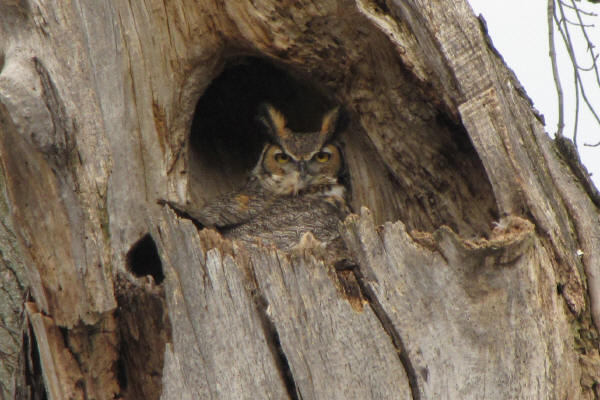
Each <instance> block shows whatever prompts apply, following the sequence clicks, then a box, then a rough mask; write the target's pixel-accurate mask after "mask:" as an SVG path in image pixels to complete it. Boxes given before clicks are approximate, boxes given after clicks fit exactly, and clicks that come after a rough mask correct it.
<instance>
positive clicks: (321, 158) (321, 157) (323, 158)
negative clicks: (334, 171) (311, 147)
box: [315, 151, 331, 162]
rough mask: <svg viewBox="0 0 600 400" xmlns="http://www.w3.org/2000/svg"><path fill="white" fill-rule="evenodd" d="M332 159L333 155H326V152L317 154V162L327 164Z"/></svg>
mask: <svg viewBox="0 0 600 400" xmlns="http://www.w3.org/2000/svg"><path fill="white" fill-rule="evenodd" d="M330 158H331V154H329V153H326V152H324V151H320V152H318V153H317V154H315V160H317V161H318V162H327V161H329V159H330Z"/></svg>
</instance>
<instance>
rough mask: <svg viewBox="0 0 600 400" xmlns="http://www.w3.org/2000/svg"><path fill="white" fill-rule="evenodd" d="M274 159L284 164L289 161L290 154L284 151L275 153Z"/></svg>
mask: <svg viewBox="0 0 600 400" xmlns="http://www.w3.org/2000/svg"><path fill="white" fill-rule="evenodd" d="M275 161H277V162H278V163H279V164H285V163H286V162H288V161H290V156H288V155H287V154H285V153H277V154H275Z"/></svg>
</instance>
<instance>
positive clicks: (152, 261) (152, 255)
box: [127, 234, 165, 284]
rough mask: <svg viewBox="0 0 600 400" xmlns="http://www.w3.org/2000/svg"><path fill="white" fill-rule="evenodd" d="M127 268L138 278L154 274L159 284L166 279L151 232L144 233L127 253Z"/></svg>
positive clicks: (153, 276)
mask: <svg viewBox="0 0 600 400" xmlns="http://www.w3.org/2000/svg"><path fill="white" fill-rule="evenodd" d="M127 268H128V270H129V272H131V273H132V274H134V275H135V276H137V277H138V278H139V277H142V276H147V275H150V276H152V278H154V282H156V283H157V284H160V283H162V281H163V280H164V279H165V275H164V273H163V269H162V262H161V261H160V257H159V255H158V249H157V248H156V243H154V239H152V236H150V234H146V235H144V236H143V237H142V238H141V239H140V240H138V241H137V242H136V243H135V244H134V245H133V246H132V247H131V250H129V252H128V253H127Z"/></svg>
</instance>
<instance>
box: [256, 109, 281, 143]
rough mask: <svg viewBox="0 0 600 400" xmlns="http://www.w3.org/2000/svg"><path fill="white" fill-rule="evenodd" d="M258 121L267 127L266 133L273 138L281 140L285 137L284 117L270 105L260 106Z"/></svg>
mask: <svg viewBox="0 0 600 400" xmlns="http://www.w3.org/2000/svg"><path fill="white" fill-rule="evenodd" d="M258 120H259V121H260V122H262V123H263V124H264V125H265V126H266V127H267V133H268V134H269V135H270V136H272V137H273V138H282V137H285V136H286V135H287V129H286V128H285V125H286V120H285V117H284V116H283V114H282V113H281V112H280V111H279V110H277V109H276V108H275V107H273V106H272V105H271V104H269V103H263V104H261V105H260V110H259V114H258Z"/></svg>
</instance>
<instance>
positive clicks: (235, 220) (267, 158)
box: [169, 105, 349, 260]
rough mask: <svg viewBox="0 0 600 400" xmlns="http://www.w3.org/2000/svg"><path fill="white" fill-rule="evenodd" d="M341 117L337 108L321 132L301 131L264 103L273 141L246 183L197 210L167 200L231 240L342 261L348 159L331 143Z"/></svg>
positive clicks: (328, 116) (264, 121)
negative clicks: (319, 250) (315, 250)
mask: <svg viewBox="0 0 600 400" xmlns="http://www.w3.org/2000/svg"><path fill="white" fill-rule="evenodd" d="M337 116H338V109H337V108H336V109H333V110H331V111H330V112H328V113H327V114H326V115H325V116H324V117H323V120H322V123H321V129H320V130H319V131H317V132H308V133H298V132H293V131H291V130H290V129H288V128H287V126H286V121H285V118H284V116H283V115H282V114H281V113H280V112H279V111H277V110H276V109H275V108H273V107H272V106H270V105H265V106H264V107H263V111H262V115H261V118H260V119H261V121H262V122H263V123H264V124H265V126H266V128H267V133H268V134H269V136H270V138H271V141H270V142H268V143H267V144H265V147H264V149H263V151H262V153H261V156H260V158H259V160H258V163H257V164H256V166H255V167H254V169H253V170H252V173H251V176H250V179H249V181H248V183H247V185H246V186H245V187H244V188H243V189H241V190H240V191H238V192H235V193H231V194H228V195H225V196H220V197H219V198H217V199H214V200H213V201H211V202H210V203H209V204H208V205H207V206H205V207H203V208H201V209H199V210H196V209H193V208H190V207H184V208H183V209H182V207H178V206H176V205H173V204H171V203H169V204H171V206H173V207H174V208H176V209H179V210H182V211H185V212H186V213H187V214H189V215H190V216H191V217H192V218H194V219H196V220H197V221H199V222H200V223H201V224H202V225H204V226H206V227H215V228H217V229H219V230H220V231H221V233H222V234H223V235H224V236H225V237H228V238H230V239H235V240H242V241H245V242H252V243H256V242H259V241H260V242H262V243H263V244H272V245H275V246H276V247H278V248H280V249H282V250H291V249H294V248H299V247H302V246H312V247H315V246H320V247H323V248H325V249H326V250H327V252H328V253H329V255H330V256H331V257H332V258H333V259H336V260H337V259H339V260H341V259H344V258H345V257H344V255H343V254H337V253H339V252H341V251H342V249H343V245H342V241H341V239H340V235H339V233H338V223H339V221H340V220H342V219H343V218H344V217H345V216H346V215H347V214H348V212H349V209H348V207H347V205H346V188H345V187H344V186H343V185H342V184H341V182H340V176H341V174H342V173H343V171H344V160H343V156H342V153H341V151H340V148H339V147H338V146H337V145H335V144H333V143H331V142H330V140H331V136H332V134H333V133H334V130H335V125H336V120H337ZM311 235H312V236H311ZM315 239H316V240H315ZM332 253H333V254H332Z"/></svg>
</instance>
